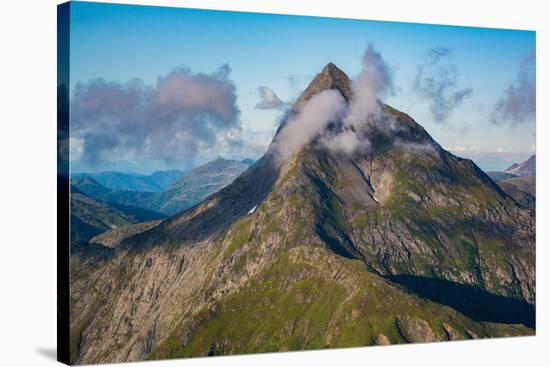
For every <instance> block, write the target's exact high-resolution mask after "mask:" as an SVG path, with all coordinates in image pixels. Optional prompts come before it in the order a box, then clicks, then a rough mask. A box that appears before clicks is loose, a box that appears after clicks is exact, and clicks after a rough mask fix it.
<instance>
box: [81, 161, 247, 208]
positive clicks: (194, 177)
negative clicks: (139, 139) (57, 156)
mask: <svg viewBox="0 0 550 367" xmlns="http://www.w3.org/2000/svg"><path fill="white" fill-rule="evenodd" d="M245 162H246V163H243V162H239V161H235V160H230V159H224V158H218V159H216V160H214V161H212V162H209V163H206V164H204V165H202V166H199V167H196V168H193V169H192V170H190V171H188V172H187V173H185V174H183V175H180V177H179V178H178V179H176V180H174V181H173V182H172V183H171V184H170V185H169V186H167V187H166V188H165V189H164V190H163V191H161V192H144V191H135V190H120V189H112V188H108V187H106V186H105V185H103V184H101V182H99V181H98V180H96V179H95V178H94V177H93V175H77V176H76V177H75V178H73V179H72V180H71V183H72V184H73V185H74V186H75V187H77V188H78V189H79V190H80V191H82V192H84V193H86V194H87V195H89V196H91V197H93V198H95V199H98V200H101V201H103V202H108V203H116V204H122V205H131V206H136V207H141V208H145V209H148V210H152V211H155V212H159V213H162V214H165V215H173V214H176V213H178V212H180V211H182V210H185V209H187V208H189V207H191V206H193V205H195V204H197V203H198V202H200V201H202V200H203V199H204V198H206V197H207V196H208V195H210V194H212V193H215V192H216V191H218V190H220V189H221V188H223V187H225V186H226V185H228V184H230V183H231V182H232V181H233V180H234V179H235V178H236V177H237V176H239V175H240V174H241V173H243V172H244V171H245V170H246V169H247V168H248V167H249V164H250V163H251V162H253V161H251V160H245ZM153 175H154V174H153ZM153 175H151V176H153ZM109 176H110V177H113V176H114V177H119V176H118V175H113V174H112V173H111V174H110V175H109ZM151 176H147V177H151ZM132 177H133V176H132Z"/></svg>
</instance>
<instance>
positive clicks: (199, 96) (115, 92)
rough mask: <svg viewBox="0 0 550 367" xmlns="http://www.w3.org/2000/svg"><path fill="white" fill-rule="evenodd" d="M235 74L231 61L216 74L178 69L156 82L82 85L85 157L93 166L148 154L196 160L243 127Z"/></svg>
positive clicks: (77, 101)
mask: <svg viewBox="0 0 550 367" xmlns="http://www.w3.org/2000/svg"><path fill="white" fill-rule="evenodd" d="M229 73H230V69H229V66H227V65H224V66H222V67H221V68H220V69H219V70H217V71H216V72H214V73H212V74H205V73H193V72H191V70H189V69H187V68H178V69H174V70H173V71H171V72H170V73H168V74H167V75H165V76H162V77H159V79H158V81H157V83H156V84H154V85H146V84H144V83H143V82H142V81H141V80H139V79H135V80H131V81H129V82H126V83H119V82H114V81H112V82H108V81H105V80H103V79H95V80H90V81H88V82H86V83H78V84H76V86H75V88H74V92H73V98H72V103H71V127H72V130H71V135H72V136H74V137H75V138H77V139H81V140H82V141H83V146H82V149H81V154H80V159H81V160H82V161H84V162H86V163H88V164H91V165H94V164H96V163H98V162H102V161H109V160H123V159H128V160H132V159H143V158H147V159H158V160H163V161H165V162H171V163H174V162H181V163H182V164H183V165H185V164H188V163H190V162H192V160H193V158H194V157H195V156H196V155H197V154H198V153H199V151H200V150H201V148H203V147H205V146H211V145H214V144H216V143H217V142H218V141H219V139H220V138H223V137H224V136H230V137H231V136H233V137H234V136H235V134H227V133H226V134H224V132H231V131H237V132H238V131H239V129H240V120H239V116H240V111H239V109H238V107H237V105H236V100H237V94H236V89H235V85H234V84H233V82H232V81H231V80H229ZM229 140H231V139H229ZM229 143H231V142H229Z"/></svg>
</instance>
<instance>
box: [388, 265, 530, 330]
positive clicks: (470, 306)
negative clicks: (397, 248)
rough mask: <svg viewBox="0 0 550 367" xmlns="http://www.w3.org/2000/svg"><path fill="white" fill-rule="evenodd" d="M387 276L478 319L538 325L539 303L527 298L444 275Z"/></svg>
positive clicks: (421, 294)
mask: <svg viewBox="0 0 550 367" xmlns="http://www.w3.org/2000/svg"><path fill="white" fill-rule="evenodd" d="M387 279H389V280H390V281H392V282H394V283H397V284H400V285H402V286H403V287H405V288H406V289H407V290H409V291H412V292H414V293H416V294H417V295H418V296H420V297H422V298H427V299H430V300H432V301H434V302H437V303H440V304H443V305H447V306H449V307H452V308H454V309H455V310H457V311H458V312H460V313H462V314H463V315H465V316H467V317H469V318H472V319H474V320H476V321H482V322H498V323H504V324H523V325H525V326H527V327H530V328H535V322H536V317H535V307H534V306H533V305H530V304H529V303H527V302H525V301H521V300H518V299H515V298H510V297H504V296H499V295H496V294H492V293H489V292H487V291H484V290H482V289H479V288H477V287H472V286H469V285H464V284H460V283H454V282H450V281H447V280H442V279H433V278H426V277H418V276H410V275H395V276H389V277H387Z"/></svg>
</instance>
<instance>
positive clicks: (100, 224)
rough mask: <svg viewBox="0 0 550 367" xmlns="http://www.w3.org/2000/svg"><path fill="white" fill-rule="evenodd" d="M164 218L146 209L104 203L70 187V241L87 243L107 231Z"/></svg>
mask: <svg viewBox="0 0 550 367" xmlns="http://www.w3.org/2000/svg"><path fill="white" fill-rule="evenodd" d="M164 218H165V216H164V215H162V214H159V213H155V212H152V211H149V210H146V209H142V208H138V207H133V206H127V205H120V204H113V203H105V202H102V201H99V200H96V199H93V198H91V197H90V196H88V195H86V194H84V193H83V192H81V191H80V190H79V189H77V188H76V187H74V186H72V187H71V241H88V240H89V239H90V238H92V237H94V236H96V235H98V234H100V233H102V232H105V231H107V230H111V229H114V228H118V227H122V226H126V225H128V224H134V223H140V222H147V221H154V220H159V219H164Z"/></svg>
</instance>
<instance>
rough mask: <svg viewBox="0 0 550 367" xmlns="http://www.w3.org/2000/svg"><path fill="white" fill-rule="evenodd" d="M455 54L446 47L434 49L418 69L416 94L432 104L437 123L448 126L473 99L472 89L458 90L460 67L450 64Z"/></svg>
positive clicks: (431, 107)
mask: <svg viewBox="0 0 550 367" xmlns="http://www.w3.org/2000/svg"><path fill="white" fill-rule="evenodd" d="M451 56H452V50H451V49H450V48H447V47H444V46H438V47H434V48H432V49H430V50H429V51H428V53H427V55H426V60H425V62H424V63H422V64H420V65H418V66H417V69H416V77H415V80H414V90H415V92H416V93H418V95H419V96H420V97H421V98H423V99H425V100H427V101H428V103H429V108H430V113H431V115H432V117H433V118H434V120H435V121H436V122H445V121H446V120H447V119H448V118H449V116H450V115H451V113H452V112H453V111H454V110H455V109H456V108H458V107H459V106H460V105H461V104H462V102H463V101H464V100H465V99H466V98H468V97H469V96H471V95H472V92H473V89H472V88H460V87H459V86H458V74H459V71H458V66H457V65H456V64H453V63H450V62H448V61H447V60H449V59H450V58H451Z"/></svg>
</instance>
